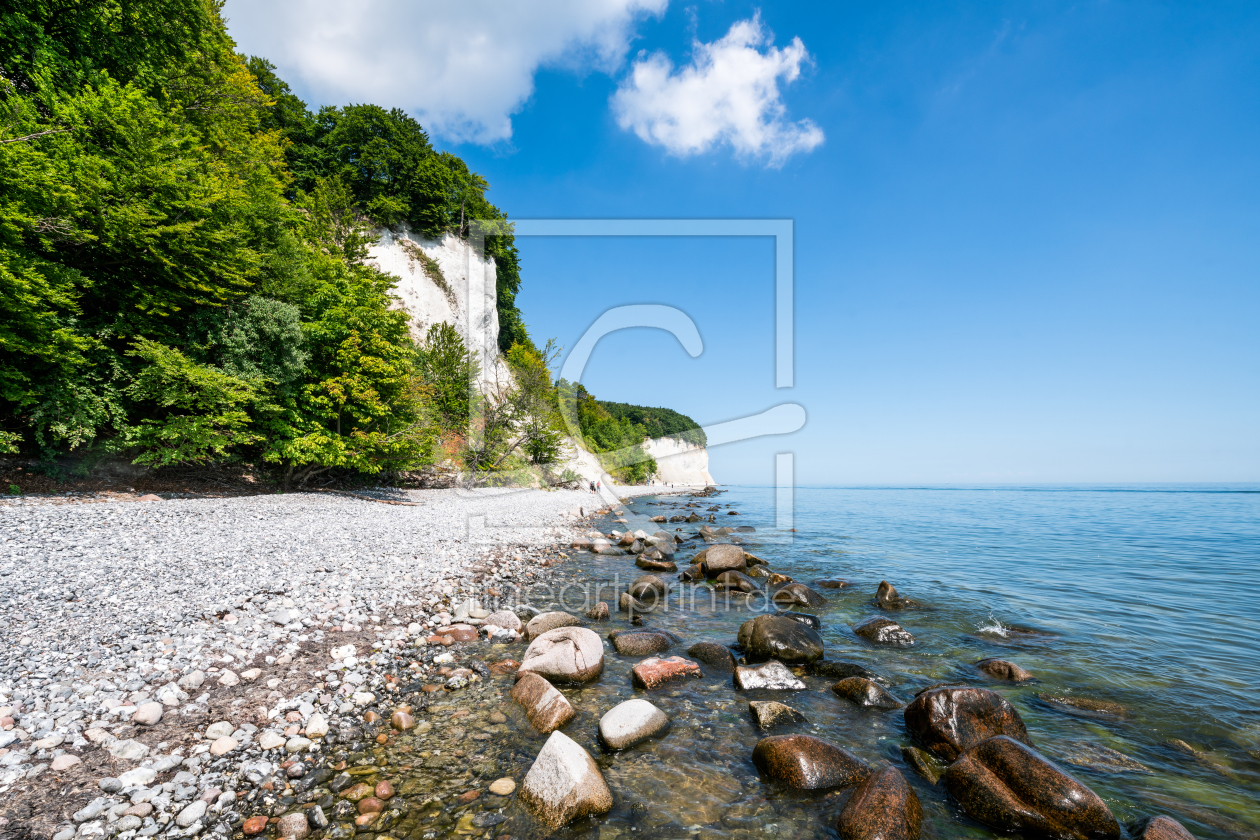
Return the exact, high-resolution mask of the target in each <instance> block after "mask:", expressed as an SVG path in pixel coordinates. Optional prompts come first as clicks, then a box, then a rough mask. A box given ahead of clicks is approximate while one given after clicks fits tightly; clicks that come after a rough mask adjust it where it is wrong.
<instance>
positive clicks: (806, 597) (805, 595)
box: [771, 576, 827, 607]
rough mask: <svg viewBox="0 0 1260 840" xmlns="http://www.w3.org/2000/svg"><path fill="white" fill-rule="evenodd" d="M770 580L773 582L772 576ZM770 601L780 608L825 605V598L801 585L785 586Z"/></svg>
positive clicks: (790, 584)
mask: <svg viewBox="0 0 1260 840" xmlns="http://www.w3.org/2000/svg"><path fill="white" fill-rule="evenodd" d="M771 580H772V581H773V576H771ZM771 600H773V601H774V602H775V603H776V604H778V605H779V606H781V607H790V606H802V607H822V606H826V604H827V599H826V598H824V597H823V596H822V595H820V594H818V593H817V592H815V591H814V590H812V589H810V588H809V587H808V586H806V585H805V584H803V583H789V584H787V585H786V586H784V587H783V588H782V589H779V590H777V591H776V592H775V593H774V597H773V598H772V599H771Z"/></svg>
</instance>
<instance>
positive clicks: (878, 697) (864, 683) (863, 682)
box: [831, 677, 901, 709]
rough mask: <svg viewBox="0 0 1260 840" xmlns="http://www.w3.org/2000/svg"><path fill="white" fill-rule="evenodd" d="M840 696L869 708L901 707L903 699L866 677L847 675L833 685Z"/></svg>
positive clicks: (833, 688)
mask: <svg viewBox="0 0 1260 840" xmlns="http://www.w3.org/2000/svg"><path fill="white" fill-rule="evenodd" d="M831 690H832V691H833V692H834V693H835V694H836V695H837V696H839V697H843V698H844V699H845V700H848V701H849V702H850V703H853V704H854V705H857V706H862V707H865V708H868V709H900V708H901V701H900V700H898V699H897V698H896V697H893V696H892V695H891V694H889V693H888V691H886V690H885V689H884V687H883V686H881V685H879V684H878V683H876V682H874V681H873V680H868V679H867V678H866V677H845V678H844V679H842V680H840V682H838V683H836V684H835V685H833V686H832V687H831Z"/></svg>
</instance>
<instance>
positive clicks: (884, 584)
mask: <svg viewBox="0 0 1260 840" xmlns="http://www.w3.org/2000/svg"><path fill="white" fill-rule="evenodd" d="M909 603H910V602H909V600H908V599H906V598H902V597H901V596H900V595H898V594H897V587H895V586H893V585H892V584H891V583H889V582H888V581H886V580H881V581H880V582H879V588H878V589H877V590H875V606H877V607H879V608H880V609H881V610H899V609H901V608H902V607H904V606H907V605H908V604H909Z"/></svg>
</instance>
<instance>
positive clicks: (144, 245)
mask: <svg viewBox="0 0 1260 840" xmlns="http://www.w3.org/2000/svg"><path fill="white" fill-rule="evenodd" d="M486 188H487V185H486V183H485V181H484V180H483V179H482V178H480V177H479V176H477V175H476V174H475V173H472V172H470V171H469V170H468V168H467V166H465V165H464V163H463V162H462V161H461V160H459V159H458V158H457V157H454V156H453V155H450V154H448V153H444V152H438V151H436V150H434V149H433V147H432V145H431V144H430V142H429V139H428V136H427V135H426V134H425V132H424V131H423V129H422V128H421V127H420V126H419V125H418V124H417V123H416V122H415V121H414V120H412V119H411V118H409V117H407V116H406V115H405V114H403V113H402V112H400V111H397V110H395V111H385V110H384V109H381V108H377V107H375V106H372V105H351V106H347V107H345V108H340V109H338V108H324V109H321V110H320V111H319V112H318V113H314V114H312V113H311V112H310V111H309V110H308V109H307V108H306V106H305V105H304V104H303V103H302V102H301V101H300V100H298V99H297V98H296V97H294V96H293V95H292V93H291V92H290V91H289V89H288V87H287V86H286V85H285V84H284V82H283V81H281V80H280V79H278V78H277V77H276V76H275V73H274V68H272V67H271V65H269V64H268V63H267V62H265V61H263V60H260V59H251V60H249V61H246V60H245V59H244V58H243V57H241V56H239V55H237V54H236V53H235V49H234V45H233V43H232V41H231V39H230V38H229V37H228V35H227V33H226V30H225V28H224V25H223V21H222V18H221V16H220V7H219V5H218V4H217V3H215V2H212V0H146V2H134V0H100V2H94V3H80V2H74V0H35V2H32V3H28V4H23V5H22V6H21V7H13V6H9V7H7V8H5V9H4V10H0V452H4V451H10V452H13V451H27V452H43V453H44V454H51V453H54V452H56V451H62V450H65V449H75V448H81V449H93V450H96V451H107V452H120V453H125V454H126V455H127V456H128V457H131V458H133V459H135V460H136V461H138V462H140V463H148V464H154V465H167V464H178V463H207V462H212V461H220V460H224V459H237V460H244V461H249V462H251V463H257V464H263V465H268V464H269V465H273V466H274V467H275V468H277V470H278V471H279V474H280V475H283V476H284V477H285V479H286V480H294V481H299V482H305V481H309V480H310V479H311V478H312V477H314V476H316V475H318V474H320V473H323V472H327V471H330V470H338V469H342V470H349V471H357V472H367V473H376V472H380V471H382V470H403V469H409V468H414V467H416V466H420V465H423V464H424V463H427V462H428V461H429V460H431V459H432V450H433V444H434V440H435V435H437V434H438V433H440V430H441V428H442V425H443V424H444V423H447V424H451V423H457V422H460V418H461V417H467V414H468V409H467V397H466V393H465V397H464V406H463V407H462V408H461V407H460V406H459V405H454V404H452V402H451V396H452V392H450V391H449V389H448V391H447V392H442V391H441V390H440V388H441V383H442V382H443V381H446V380H444V379H442V376H444V375H445V373H446V372H444V371H438V369H437V368H435V367H434V366H433V364H432V363H431V362H432V360H433V358H434V357H433V356H432V354H431V353H429V354H426V348H417V347H416V346H415V345H414V343H413V342H412V340H411V338H410V334H409V327H408V322H407V318H406V315H405V314H404V313H402V312H400V311H397V310H395V309H391V303H392V298H391V296H390V287H391V284H392V280H391V278H389V277H388V276H386V275H384V274H382V273H381V272H379V271H377V270H375V269H374V268H371V267H370V266H368V265H366V264H365V262H364V257H365V255H366V247H367V245H368V244H370V241H371V240H370V235H369V229H368V228H369V224H370V223H372V222H375V223H377V224H401V223H406V224H408V225H410V226H411V227H412V228H413V229H416V230H419V231H422V232H423V233H425V234H429V235H440V234H442V233H444V232H448V231H450V232H454V233H456V234H462V233H464V232H465V231H466V229H467V227H468V222H469V221H470V220H472V219H496V220H502V219H504V218H505V217H504V215H503V214H502V213H501V212H500V211H499V210H498V209H497V208H495V207H494V206H493V205H491V204H490V203H489V202H488V201H487V200H486V198H485V191H486ZM487 250H488V251H489V252H490V253H491V254H492V255H493V256H494V257H495V258H496V260H497V262H498V266H499V270H498V275H499V284H500V287H499V304H500V320H501V323H502V324H503V327H504V329H503V331H502V332H503V334H502V340H503V346H504V348H505V349H506V348H509V347H511V346H512V345H513V344H520V345H522V346H523V347H526V348H530V347H532V344H531V343H530V342H529V338H528V336H527V335H526V333H525V330H524V327H523V325H522V323H521V320H520V316H519V313H518V312H517V311H516V308H515V303H514V300H515V294H516V291H517V290H518V288H519V283H520V277H519V265H518V260H517V254H516V250H515V247H514V246H513V244H512V240H511V237H510V236H497V237H493V238H491V239H490V240H489V242H488V243H487ZM446 338H447V339H449V336H447V337H446ZM448 343H449V342H448ZM428 349H429V350H431V349H432V348H428ZM448 349H449V348H448ZM439 374H440V375H439ZM462 381H463V383H465V385H466V383H467V376H464V377H463V380H462ZM456 402H458V399H456Z"/></svg>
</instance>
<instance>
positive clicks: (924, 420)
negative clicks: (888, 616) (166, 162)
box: [226, 0, 1260, 484]
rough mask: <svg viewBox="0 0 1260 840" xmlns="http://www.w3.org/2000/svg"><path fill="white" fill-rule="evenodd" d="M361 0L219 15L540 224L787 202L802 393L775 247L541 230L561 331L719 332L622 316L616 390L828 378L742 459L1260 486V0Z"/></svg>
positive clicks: (548, 323) (957, 476)
mask: <svg viewBox="0 0 1260 840" xmlns="http://www.w3.org/2000/svg"><path fill="white" fill-rule="evenodd" d="M349 5H350V6H351V7H353V9H351V10H347V9H346V8H344V7H343V6H342V5H341V4H335V3H332V2H331V0H321V2H315V3H310V4H302V5H301V6H300V7H299V6H298V5H296V4H291V3H283V2H279V0H261V1H260V2H253V3H250V4H243V3H241V2H238V0H229V2H228V4H227V7H226V14H227V15H228V17H229V18H230V20H231V29H232V33H233V35H234V37H236V38H237V40H238V42H239V43H240V45H241V48H242V49H243V50H245V51H247V52H251V53H259V54H263V55H267V56H268V57H270V58H271V59H272V60H273V61H275V62H276V64H277V65H279V68H280V72H281V75H283V76H284V77H285V78H287V79H288V80H289V81H290V82H291V83H292V84H293V85H294V87H295V89H296V90H297V91H298V93H299V94H300V95H302V96H303V97H304V98H305V99H307V101H308V102H310V103H312V104H324V103H331V104H343V103H344V102H347V101H375V102H378V103H380V104H383V105H390V106H394V105H396V106H399V107H404V108H407V109H408V110H410V111H412V112H413V113H415V114H416V115H417V116H418V117H419V118H420V119H421V120H422V122H424V123H425V125H426V126H430V127H432V130H433V131H434V135H435V142H436V143H437V145H439V146H440V147H442V148H447V149H450V150H452V151H454V152H456V153H457V154H459V155H461V156H463V157H464V158H465V159H466V160H467V161H468V162H469V164H470V165H471V166H472V167H473V168H474V169H475V170H477V171H478V172H481V173H482V174H484V175H485V176H486V177H487V179H488V180H489V181H490V183H491V185H492V190H491V198H492V200H493V201H494V202H495V203H496V204H498V205H499V206H500V207H502V208H504V209H505V210H506V211H507V212H508V213H509V214H510V215H511V216H512V217H514V218H522V219H523V218H551V217H562V218H640V217H669V218H673V217H680V218H694V217H703V218H709V217H719V218H790V219H793V220H794V222H795V241H796V244H795V266H796V272H795V277H796V311H795V334H796V344H795V352H796V383H797V384H796V386H795V387H793V388H791V389H776V388H775V387H774V377H773V371H774V355H773V346H774V345H773V320H772V319H773V297H772V294H773V282H774V272H773V246H772V242H771V240H769V239H726V238H723V239H687V240H677V239H665V240H659V239H607V240H605V239H588V240H581V239H571V238H533V237H531V238H521V239H519V240H518V246H519V248H520V250H521V254H522V262H523V275H524V288H523V290H522V293H521V295H520V298H519V303H520V306H521V308H522V310H523V312H524V314H525V317H526V320H527V322H528V323H529V325H530V328H531V332H532V333H533V335H534V336H535V337H536V338H537V339H544V340H545V339H546V338H549V337H555V338H556V339H557V340H558V341H559V342H560V343H561V344H562V345H563V346H565V347H571V346H572V345H573V344H574V343H575V342H576V341H577V339H578V338H579V336H580V335H581V333H582V332H583V331H584V330H585V329H586V327H587V326H589V325H590V324H591V322H592V321H594V319H595V318H596V317H598V316H599V314H600V313H601V312H603V311H604V310H606V309H607V308H608V307H611V306H617V305H621V304H626V303H666V304H671V305H674V306H678V307H679V308H681V309H683V310H685V311H686V312H688V313H689V314H690V315H691V316H692V318H693V319H694V320H695V322H696V323H697V325H698V326H699V329H700V332H701V335H702V336H703V338H704V340H705V349H704V352H703V354H702V355H701V356H700V357H699V358H696V359H692V358H691V357H690V356H688V355H687V353H686V352H684V351H683V349H682V348H681V347H680V346H679V345H678V343H677V342H676V341H675V340H674V339H673V338H672V337H670V336H668V335H667V334H665V333H662V332H659V331H651V330H630V331H625V332H622V333H618V334H615V335H612V336H609V337H608V338H605V339H604V340H603V341H602V342H601V343H600V345H599V348H598V350H597V351H596V353H595V355H594V356H593V357H592V361H591V364H590V366H589V367H588V369H587V375H586V377H585V379H584V381H585V383H586V384H587V386H588V388H589V389H590V390H591V391H592V392H593V393H595V394H596V395H598V396H600V397H602V398H605V399H612V400H619V401H624V402H635V403H644V404H649V405H667V406H669V407H672V408H676V409H678V410H680V411H683V412H685V413H687V414H689V415H691V416H692V417H694V418H695V419H697V420H699V421H700V422H702V423H712V422H718V421H722V420H729V419H733V418H737V417H742V416H745V415H748V414H752V413H756V412H759V411H762V410H764V409H766V408H769V407H770V406H773V405H776V404H779V403H782V402H795V403H799V404H801V405H802V406H804V407H805V409H806V411H807V412H808V416H809V420H808V422H807V424H806V426H805V427H804V428H803V429H802V430H801V431H799V432H797V433H795V434H792V435H786V436H778V437H767V438H760V439H756V440H751V441H747V442H743V443H738V444H730V445H728V446H725V447H721V448H715V449H714V450H713V451H712V452H711V460H712V465H713V472H714V475H715V476H716V477H717V479H718V480H719V481H724V482H730V483H768V482H769V481H771V480H772V476H773V473H772V468H773V462H774V453H776V452H788V451H790V452H794V453H796V462H797V479H798V481H800V482H802V483H806V484H904V483H912V484H920V483H1039V482H1055V483H1058V482H1128V481H1256V480H1260V434H1258V431H1260V338H1258V336H1260V152H1258V151H1257V150H1260V50H1256V49H1255V45H1256V44H1257V43H1260V7H1257V6H1255V5H1248V4H1242V3H1239V4H1228V3H1216V4H1211V6H1210V7H1208V6H1207V5H1199V6H1193V7H1192V6H1191V5H1190V4H1154V3H1123V2H1120V3H1117V2H1078V3H978V4H930V5H929V4H920V5H910V4H889V3H878V4H876V3H872V4H865V5H855V4H842V3H837V4H809V5H805V4H787V3H785V4H749V3H740V2H725V3H717V2H700V3H696V4H692V5H681V4H675V3H668V4H667V3H666V2H665V0H599V2H595V0H591V2H588V3H573V2H561V0H555V2H552V0H546V2H538V3H535V4H520V5H514V6H513V7H511V8H513V12H512V13H511V14H516V13H517V10H525V11H522V12H520V15H521V16H520V17H519V18H518V19H511V14H508V15H504V14H501V13H499V12H496V11H494V10H502V9H504V8H508V7H504V6H501V5H491V6H489V7H487V8H486V9H479V5H478V3H466V4H459V5H458V8H449V6H450V4H445V5H443V4H423V3H420V4H408V3H405V2H403V0H374V2H373V3H371V4H367V5H364V6H356V4H349ZM741 37H742V40H741ZM771 37H772V38H773V41H770V38H771ZM795 39H799V41H797V40H795ZM653 74H655V75H653ZM724 103H725V104H730V103H733V106H732V107H729V108H728V107H724Z"/></svg>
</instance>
